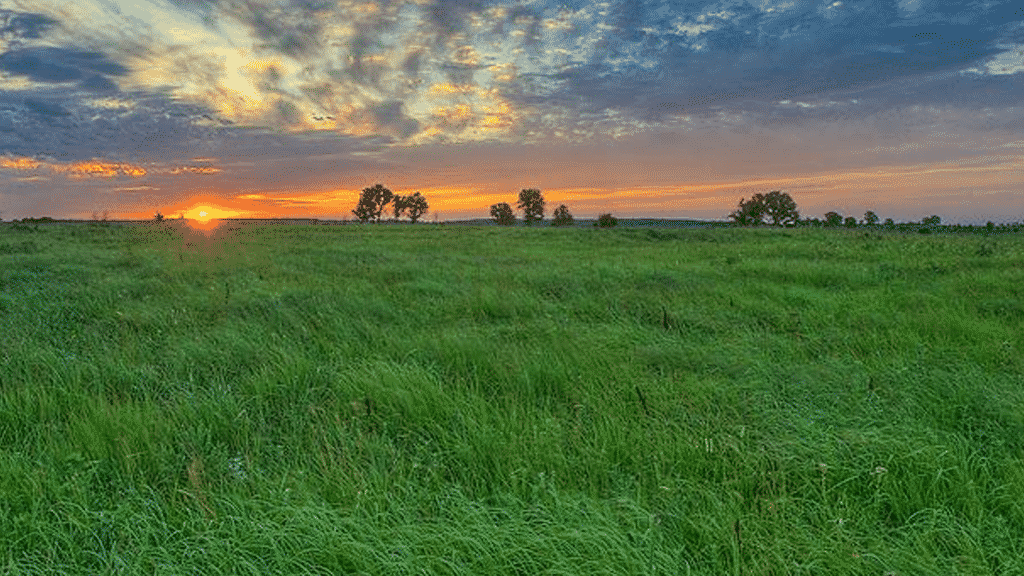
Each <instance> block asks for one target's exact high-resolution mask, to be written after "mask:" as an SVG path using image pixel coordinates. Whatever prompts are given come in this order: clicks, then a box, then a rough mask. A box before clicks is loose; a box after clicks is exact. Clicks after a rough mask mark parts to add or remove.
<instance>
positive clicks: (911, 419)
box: [0, 224, 1024, 575]
mask: <svg viewBox="0 0 1024 576" xmlns="http://www.w3.org/2000/svg"><path fill="white" fill-rule="evenodd" d="M1022 286H1024V237H1022V236H1021V235H1014V234H1004V235H993V236H982V235H970V236H958V235H935V234H932V235H922V234H909V235H904V234H882V233H874V232H864V231H860V230H858V231H846V230H813V229H795V230H769V229H753V230H751V229H728V228H723V229H672V230H668V229H609V230H598V229H593V228H587V227H578V228H570V229H555V228H547V227H545V228H536V229H530V228H526V227H515V228H500V227H470V226H430V225H417V226H408V225H407V226H373V225H366V226H360V225H352V226H265V227H261V226H225V227H222V228H221V229H219V230H218V231H217V232H216V233H214V234H212V235H210V236H204V235H202V234H190V233H187V229H184V228H176V227H174V226H123V227H106V226H103V225H96V224H94V225H86V226H51V225H43V226H39V227H38V228H37V227H34V226H18V227H14V226H11V225H4V226H0V570H2V571H3V573H4V574H7V573H11V574H23V573H24V574H43V573H46V574H57V573H60V574H101V573H125V574H136V573H145V574H156V573H159V574H177V573H190V574H204V575H205V574H216V573H253V574H257V573H259V574H264V573H279V574H301V573H314V574H371V575H377V574H523V575H537V574H587V575H589V574H688V573H690V574H709V575H710V574H714V575H720V574H732V575H739V574H743V575H752V574H765V575H767V574H873V575H883V574H906V575H911V574H1022V573H1024V353H1022V352H1024V330H1022V326H1024V298H1022V294H1024V288H1022Z"/></svg>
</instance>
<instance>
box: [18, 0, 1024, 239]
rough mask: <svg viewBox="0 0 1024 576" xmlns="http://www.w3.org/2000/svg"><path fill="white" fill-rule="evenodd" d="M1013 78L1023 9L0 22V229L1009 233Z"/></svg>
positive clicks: (705, 3)
mask: <svg viewBox="0 0 1024 576" xmlns="http://www.w3.org/2000/svg"><path fill="white" fill-rule="evenodd" d="M1022 79H1024V4H1022V3H1021V2H1020V0H781V1H780V0H677V1H646V0H627V1H611V2H597V3H594V2H586V1H579V0H561V1H547V0H535V1H521V2H492V1H490V0H379V1H376V2H373V1H369V2H364V1H361V0H360V1H349V0H75V1H74V2H67V1H66V0H13V1H12V0H0V219H3V220H8V221H9V220H12V219H20V218H25V217H40V216H50V217H54V218H82V219H90V218H91V217H92V216H93V215H94V214H102V213H104V212H106V213H107V214H108V217H109V218H111V219H146V218H152V217H153V216H154V214H155V213H156V212H157V211H160V212H161V213H163V214H165V215H167V216H170V217H176V216H178V215H184V216H185V217H186V218H190V219H191V218H219V217H288V218H296V217H302V218H322V219H345V218H348V219H351V218H353V215H352V212H351V210H352V209H353V208H354V207H355V206H356V203H357V202H358V199H359V194H360V191H361V190H362V189H363V188H366V187H370V186H373V185H374V184H377V183H381V184H384V185H385V186H387V187H388V188H389V189H391V190H392V191H394V192H395V193H397V194H412V193H413V192H420V193H421V194H423V195H424V196H425V197H426V198H427V201H428V202H429V204H430V210H429V212H428V213H427V215H426V216H424V217H423V219H424V220H426V221H432V220H433V219H435V218H439V219H440V220H441V221H444V220H456V219H466V218H486V217H488V216H489V206H490V205H492V204H495V203H498V202H508V203H509V204H511V205H512V206H515V204H516V201H517V199H518V195H519V191H520V190H522V189H524V188H538V189H540V190H541V191H542V193H543V195H544V198H545V200H546V201H547V208H546V211H545V215H546V217H548V218H550V216H551V213H552V212H553V210H554V209H555V207H557V206H558V205H560V204H565V205H566V206H567V207H568V208H569V210H570V211H571V213H572V214H573V215H574V216H576V217H577V218H593V217H596V216H597V215H599V214H602V213H606V212H610V213H612V214H614V215H615V216H617V217H621V218H631V217H633V218H635V217H652V218H695V219H707V220H716V219H725V218H726V217H727V216H728V214H729V212H731V211H732V210H734V209H735V208H736V206H737V204H738V202H739V201H740V199H741V198H749V197H750V196H752V195H753V194H755V193H758V192H769V191H771V190H783V191H785V192H787V193H789V194H790V196H792V197H793V199H794V200H795V201H796V203H797V205H798V208H799V210H800V213H801V216H804V217H821V216H822V215H823V214H824V213H825V212H828V211H836V212H839V213H841V214H843V215H844V216H849V215H852V216H856V217H858V218H861V217H862V216H863V214H864V212H865V211H867V210H872V211H874V212H876V213H877V214H878V216H879V217H881V218H882V219H885V218H888V217H891V218H894V219H895V220H896V221H920V220H921V219H922V218H924V217H927V216H930V215H933V214H934V215H938V216H940V217H941V218H942V221H943V222H944V223H963V224H970V223H974V224H979V223H984V222H986V221H988V220H992V221H994V222H997V223H1001V222H1017V221H1021V220H1024V193H1022V191H1024V171H1022V169H1024V130H1022V128H1024V122H1022V120H1024V108H1022V103H1021V96H1022V95H1024V88H1022V86H1021V82H1020V81H1021V80H1022ZM200 214H202V216H200ZM520 216H521V214H520Z"/></svg>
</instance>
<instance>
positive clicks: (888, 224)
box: [883, 218, 896, 228]
mask: <svg viewBox="0 0 1024 576" xmlns="http://www.w3.org/2000/svg"><path fill="white" fill-rule="evenodd" d="M883 226H885V227H886V228H895V227H896V223H895V222H893V220H892V218H886V219H885V224H883Z"/></svg>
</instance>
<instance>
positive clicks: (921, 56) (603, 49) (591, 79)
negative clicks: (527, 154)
mask: <svg viewBox="0 0 1024 576" xmlns="http://www.w3.org/2000/svg"><path fill="white" fill-rule="evenodd" d="M667 6H668V7H669V8H670V9H667V8H666V5H663V4H662V3H660V2H651V1H644V0H640V1H636V0H628V1H624V2H619V3H618V4H616V5H615V6H613V7H612V9H611V10H610V16H609V20H608V23H609V24H610V25H611V29H610V30H608V31H607V32H600V31H599V30H597V29H596V28H594V29H591V30H586V29H582V30H581V34H590V35H593V36H594V37H597V38H598V39H599V40H598V42H597V49H596V51H595V52H594V55H593V57H592V58H591V59H589V60H588V61H586V62H578V63H575V64H572V65H570V66H569V67H567V68H566V69H564V70H562V71H559V72H555V73H551V74H549V75H548V77H549V78H551V79H553V80H555V81H557V82H558V83H559V86H558V87H557V88H555V89H553V90H551V91H550V92H547V91H544V92H533V93H531V92H530V91H526V92H524V93H522V94H519V95H516V94H510V96H511V97H513V98H517V99H520V100H524V101H526V102H528V103H533V104H537V103H543V102H556V103H559V104H561V105H563V106H568V107H571V108H575V109H577V110H579V111H581V112H601V111H604V110H607V109H616V110H620V111H625V112H628V113H631V114H632V115H633V116H635V117H637V118H640V119H643V120H648V121H658V120H660V119H662V118H664V116H665V115H666V114H668V113H679V112H680V111H685V112H687V113H695V114H698V115H708V114H714V113H716V110H717V108H718V107H720V106H725V105H728V106H733V107H738V108H741V109H742V108H744V107H747V106H748V105H749V104H750V103H751V102H774V101H779V100H786V99H795V98H802V97H822V98H825V97H827V96H828V95H829V94H832V93H835V92H843V91H849V90H856V89H859V88H864V87H872V86H881V85H885V84H887V83H890V82H892V81H894V80H898V79H903V78H907V77H915V76H916V77H922V76H932V75H935V74H937V73H941V72H943V71H952V70H959V69H963V68H965V67H969V66H971V65H976V64H979V63H981V62H983V61H985V60H986V59H988V58H990V57H992V56H994V55H996V54H998V53H1000V52H1002V51H1003V50H1004V48H1001V47H1000V46H999V45H998V44H999V43H1000V42H1001V40H1000V38H1001V35H1005V34H1004V33H1005V30H1006V28H1005V24H1006V18H1008V17H1010V16H1015V15H1016V14H1017V11H1019V9H1017V8H1012V9H1011V6H1016V2H1013V1H1011V0H1004V1H1003V2H999V3H988V4H987V5H984V6H983V5H975V6H973V7H965V6H964V4H963V3H962V2H959V1H954V0H948V1H946V2H940V1H937V2H932V3H929V4H928V7H927V13H928V16H929V20H928V21H927V23H915V21H914V20H912V19H907V18H904V17H902V16H901V15H900V14H899V13H898V12H899V11H898V7H897V5H896V3H894V2H891V1H882V0H869V1H867V2H851V1H845V2H834V1H833V0H828V1H825V2H822V1H808V2H798V3H796V4H795V5H792V4H791V5H788V6H784V7H778V8H777V9H776V10H774V11H772V12H762V11H760V10H756V9H755V8H753V7H752V6H751V5H750V4H749V3H735V4H732V5H728V4H725V5H723V4H722V3H720V2H717V1H715V2H678V3H673V4H669V5H667ZM986 6H987V7H986ZM875 95H876V97H878V98H887V99H888V98H894V99H899V98H900V96H899V94H896V93H892V94H888V95H886V94H884V93H882V92H877V93H876V94H875ZM936 98H938V99H941V96H934V95H933V99H936Z"/></svg>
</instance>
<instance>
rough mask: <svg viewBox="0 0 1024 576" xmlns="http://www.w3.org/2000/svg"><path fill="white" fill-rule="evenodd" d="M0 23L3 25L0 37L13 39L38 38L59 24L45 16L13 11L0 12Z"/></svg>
mask: <svg viewBox="0 0 1024 576" xmlns="http://www.w3.org/2000/svg"><path fill="white" fill-rule="evenodd" d="M0 22H2V23H3V25H2V26H0V37H6V36H11V37H12V38H13V39H21V38H40V37H42V35H43V32H46V31H47V30H49V29H50V28H51V27H53V26H56V25H57V24H59V23H60V22H58V21H57V20H54V19H53V18H50V17H49V16H46V15H45V14H33V13H28V12H14V11H13V10H0Z"/></svg>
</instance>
